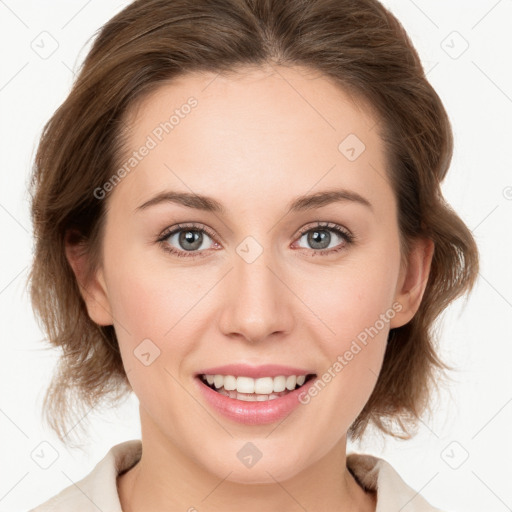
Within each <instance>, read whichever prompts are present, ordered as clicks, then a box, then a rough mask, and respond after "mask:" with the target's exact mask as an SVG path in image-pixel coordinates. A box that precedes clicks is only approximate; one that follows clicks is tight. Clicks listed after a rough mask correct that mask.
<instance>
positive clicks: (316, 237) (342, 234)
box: [299, 222, 354, 255]
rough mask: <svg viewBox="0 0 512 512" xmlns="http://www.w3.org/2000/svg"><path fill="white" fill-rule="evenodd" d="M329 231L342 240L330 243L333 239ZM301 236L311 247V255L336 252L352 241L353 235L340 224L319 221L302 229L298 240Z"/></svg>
mask: <svg viewBox="0 0 512 512" xmlns="http://www.w3.org/2000/svg"><path fill="white" fill-rule="evenodd" d="M331 233H334V234H335V238H338V239H341V240H342V242H338V243H337V244H336V243H335V244H334V245H331V242H332V241H333V237H332V235H331ZM302 238H305V239H306V242H307V243H308V244H309V245H310V246H311V247H312V248H313V255H317V254H320V255H325V254H331V253H336V252H338V251H341V250H342V249H345V248H346V247H347V246H348V245H350V244H351V243H353V241H354V237H353V235H352V234H351V233H349V232H348V231H346V230H345V229H343V228H342V227H341V226H338V225H337V224H329V223H320V222H319V223H318V224H317V225H316V226H314V227H313V228H307V227H306V228H305V229H302V230H301V236H300V238H299V240H300V239H302Z"/></svg>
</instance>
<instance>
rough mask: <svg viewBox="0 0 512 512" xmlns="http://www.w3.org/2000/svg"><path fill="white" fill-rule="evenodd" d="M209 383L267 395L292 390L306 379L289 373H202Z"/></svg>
mask: <svg viewBox="0 0 512 512" xmlns="http://www.w3.org/2000/svg"><path fill="white" fill-rule="evenodd" d="M203 377H205V378H206V381H207V382H208V384H210V385H212V384H213V385H214V386H215V387H216V388H217V389H219V388H221V387H224V389H225V390H226V391H231V390H235V389H236V390H237V391H238V393H257V394H260V395H269V394H270V393H280V392H281V391H284V390H285V389H288V390H290V391H292V390H294V389H295V387H296V386H297V385H299V386H302V384H304V382H305V381H306V375H290V376H288V377H285V376H284V375H280V376H279V377H261V378H259V379H252V378H251V377H235V376H233V375H204V376H203Z"/></svg>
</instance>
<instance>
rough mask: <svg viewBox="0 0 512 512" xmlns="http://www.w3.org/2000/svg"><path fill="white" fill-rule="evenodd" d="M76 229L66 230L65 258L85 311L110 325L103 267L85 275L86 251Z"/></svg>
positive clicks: (86, 264)
mask: <svg viewBox="0 0 512 512" xmlns="http://www.w3.org/2000/svg"><path fill="white" fill-rule="evenodd" d="M77 235H78V234H77V232H76V231H68V232H67V233H66V237H65V251H66V258H67V260H68V262H69V264H70V266H71V268H72V269H73V273H74V274H75V278H76V280H77V283H78V287H79V288H80V293H81V295H82V298H83V299H84V302H85V304H86V306H87V312H88V314H89V317H90V318H91V320H92V321H93V322H95V323H96V324H98V325H112V324H113V321H112V313H111V308H110V302H109V300H108V295H107V286H106V284H105V279H104V276H103V269H101V268H100V269H99V270H97V271H96V272H95V273H94V274H93V275H92V276H87V268H88V252H87V249H86V246H85V245H84V244H83V243H82V242H81V241H80V235H78V236H77Z"/></svg>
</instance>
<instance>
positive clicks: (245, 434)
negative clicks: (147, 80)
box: [88, 67, 414, 483]
mask: <svg viewBox="0 0 512 512" xmlns="http://www.w3.org/2000/svg"><path fill="white" fill-rule="evenodd" d="M275 69H276V72H275V73H272V72H268V71H263V70H248V71H247V72H245V73H244V74H243V75H237V76H235V75H233V76H230V77H227V76H220V75H219V76H216V75H214V74H203V75H200V74H194V75H191V74H190V75H187V76H184V77H182V78H180V79H179V80H175V81H174V82H173V83H172V84H170V85H165V86H162V87H161V88H160V89H159V90H157V91H156V92H155V93H153V94H152V95H151V96H149V97H148V98H147V99H145V100H144V102H143V103H141V104H140V106H139V108H138V109H136V110H133V111H132V112H131V113H130V116H128V117H127V118H126V122H127V123H128V126H130V127H131V132H130V134H129V136H128V138H127V143H128V146H127V147H128V151H127V154H126V155H124V160H123V162H122V165H124V172H123V171H120V172H118V173H117V177H114V178H113V179H112V180H111V181H110V182H109V183H110V184H107V185H106V186H105V190H108V188H109V187H111V186H113V185H112V183H116V182H117V181H119V180H118V179H116V178H121V180H120V181H119V182H118V183H117V184H116V185H115V186H113V190H112V191H111V193H110V196H109V197H108V198H107V199H105V200H106V201H108V210H107V220H106V225H105V231H104V241H103V244H104V245H103V253H102V258H103V259H102V262H103V265H102V268H101V270H100V271H99V272H98V273H97V275H96V277H97V280H96V285H95V286H91V293H90V297H91V298H90V299H89V300H88V306H89V312H90V314H91V316H92V317H93V319H94V320H95V321H97V322H98V323H100V324H112V323H113V325H114V327H115V331H116V334H117V337H118V340H119V345H120V349H121V354H122V358H123V363H124V367H125V369H126V372H127V376H128V379H129V381H130V384H131V386H132V388H133V391H134V392H135V394H136V395H137V397H138V399H139V401H140V412H141V424H142V435H143V442H144V447H145V451H146V452H148V453H149V452H150V451H153V453H154V454H156V455H157V456H159V455H161V454H162V453H163V452H165V451H168V452H169V453H171V452H172V453H174V454H176V453H179V454H180V456H182V457H183V458H184V459H186V460H188V461H189V462H191V463H192V464H193V465H195V466H197V467H199V468H201V470H206V471H208V472H209V473H211V474H214V475H216V476H218V477H219V478H223V479H224V478H226V475H227V474H228V473H229V477H228V480H232V481H237V482H246V483H256V482H261V483H262V482H274V479H278V480H284V479H287V478H290V477H292V476H293V475H295V474H297V473H299V472H300V471H302V470H304V469H306V468H307V467H308V466H309V465H311V464H312V463H314V462H316V461H319V460H320V459H322V458H323V457H325V456H327V454H328V453H330V452H332V450H333V449H335V448H336V447H340V446H344V444H345V442H346V432H347V429H348V428H349V426H350V425H351V423H352V422H353V421H354V419H355V418H356V417H357V416H358V414H359V413H360V411H361V410H362V408H363V406H364V405H365V403H366V402H367V400H368V398H369V396H370V393H371V392H372V389H373V388H374V385H375V383H376V380H377V376H378V374H379V371H380V369H381V364H382V360H383V355H384V351H385V348H386V340H387V335H388V332H389V329H390V328H393V327H398V326H400V325H403V324H404V323H406V322H407V321H408V320H409V319H410V318H411V317H412V315H413V313H414V311H411V310H410V307H409V303H408V302H407V300H408V299H407V297H409V295H408V294H406V293H405V292H404V286H405V284H407V283H406V281H405V277H406V275H405V274H404V273H403V272H402V270H401V267H400V250H399V232H398V223H397V209H396V201H395V197H394V194H393V191H392V189H391V186H390V184H389V182H388V179H387V177H386V161H385V154H384V147H383V143H382V141H381V140H380V138H379V136H378V133H377V132H378V130H377V128H378V126H377V122H376V119H375V118H373V117H372V116H371V115H370V114H368V113H367V112H366V111H363V110H360V109H359V108H358V107H357V106H356V104H354V103H353V102H352V101H351V99H350V98H349V97H348V96H347V95H346V94H345V93H344V92H343V91H342V90H340V89H338V88H337V87H336V86H335V85H334V84H333V83H331V82H330V81H328V80H327V79H326V78H323V77H321V76H319V75H313V74H312V73H311V72H306V71H305V70H304V69H302V68H288V69H286V68H279V67H278V68H275ZM172 116H174V117H172ZM328 193H330V195H329V194H328ZM176 194H182V196H181V199H179V198H178V196H176ZM95 195H96V196H97V197H101V196H102V192H101V191H99V190H98V189H97V190H96V191H95ZM173 195H174V196H173ZM185 195H186V196H185ZM206 196H207V197H208V198H209V199H206ZM173 197H174V199H173ZM308 198H309V199H308ZM98 200H101V199H98ZM318 223H321V226H320V227H318ZM177 229H181V231H178V232H175V233H174V234H171V232H173V231H175V230H177ZM203 230H204V231H203ZM158 240H160V241H158ZM171 251H172V252H171ZM92 297H94V300H93V299H92ZM225 365H246V368H243V367H239V368H228V369H220V370H219V369H218V368H217V369H216V367H220V366H225ZM264 365H278V366H283V367H285V368H275V367H274V368H272V367H270V366H267V367H266V368H261V367H263V366H264ZM247 367H248V368H247ZM253 370H254V372H253ZM203 373H208V374H212V375H213V374H217V375H232V376H233V377H254V380H253V379H247V378H246V379H238V380H235V379H231V380H230V378H228V379H226V387H228V388H229V387H233V385H234V384H233V383H236V384H237V385H238V386H239V389H238V391H239V392H240V391H241V390H246V388H243V387H242V386H244V385H248V386H249V387H250V386H251V385H253V382H254V383H256V387H257V394H258V396H259V400H257V401H245V400H238V399H237V398H230V397H226V396H224V395H222V394H220V393H218V392H217V391H213V390H211V389H209V388H207V386H206V384H204V383H202V380H201V378H200V377H199V376H198V375H199V374H203ZM309 374H314V375H315V376H316V378H315V379H313V380H308V381H306V383H305V385H304V387H303V388H301V389H299V390H298V391H295V392H293V395H292V397H291V399H290V396H288V397H284V398H282V397H280V398H277V399H275V400H269V399H268V398H269V396H268V394H269V391H267V392H266V393H264V392H263V391H264V390H265V389H272V388H271V387H270V388H268V386H269V385H270V386H272V385H273V384H274V385H276V386H277V387H276V388H274V389H273V391H271V392H270V393H272V392H275V390H276V389H279V385H280V383H281V387H282V386H283V385H287V384H288V385H290V387H293V385H294V384H293V381H294V379H293V377H291V378H289V377H290V376H291V375H299V376H300V375H309ZM279 376H284V377H286V379H285V381H286V382H285V384H283V383H282V382H283V379H280V378H277V379H274V377H279ZM270 377H272V380H270V379H269V378H270ZM329 377H330V378H329ZM256 378H258V379H264V380H262V381H261V382H260V383H259V384H257V379H256ZM216 381H217V383H220V382H222V379H220V378H219V377H217V378H216ZM228 382H231V384H229V383H228ZM319 383H320V384H321V385H319ZM214 386H215V384H214ZM247 389H248V388H247ZM315 389H316V392H315ZM235 396H237V395H235ZM208 397H209V398H208ZM228 400H229V401H230V402H229V404H227V402H226V401H228ZM214 403H215V404H216V405H214ZM226 404H227V405H226ZM249 442H251V443H252V445H250V444H248V443H249ZM251 457H253V459H251ZM258 457H261V458H260V459H259V460H258ZM250 460H256V461H257V462H256V463H251V462H249V461H250Z"/></svg>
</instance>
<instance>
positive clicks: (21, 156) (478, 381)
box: [0, 0, 512, 512]
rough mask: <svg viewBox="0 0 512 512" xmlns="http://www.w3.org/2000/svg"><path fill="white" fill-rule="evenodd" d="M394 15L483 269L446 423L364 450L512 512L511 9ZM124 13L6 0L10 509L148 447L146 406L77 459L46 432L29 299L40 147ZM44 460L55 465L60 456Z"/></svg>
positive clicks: (126, 408) (453, 344)
mask: <svg viewBox="0 0 512 512" xmlns="http://www.w3.org/2000/svg"><path fill="white" fill-rule="evenodd" d="M383 3H384V5H385V6H386V7H389V8H390V9H391V10H392V11H393V13H394V14H395V15H396V16H397V17H398V19H399V20H400V21H401V22H402V24H403V25H404V26H405V28H406V30H407V31H408V33H409V35H410V37H411V38H412V41H413V43H414V45H415V46H416V48H417V49H418V51H419V53H420V56H421V58H422V61H423V64H424V67H425V70H426V71H428V75H427V76H428V79H429V80H430V81H431V83H432V84H433V86H434V88H435V89H436V90H437V92H438V94H439V95H440V97H441V99H442V100H443V102H444V104H445V107H446V109H447V111H448V114H449V116H450V118H451V121H452V125H453V130H454V135H455V152H454V157H453V160H452V165H451V169H450V171H449V173H448V177H447V179H446V181H445V183H444V186H443V191H444V194H445V197H446V198H447V200H448V201H449V202H450V203H451V205H452V206H453V207H454V208H455V210H456V211H457V212H458V213H459V214H460V216H461V217H462V218H463V219H464V221H465V222H466V223H467V225H468V226H469V227H470V229H471V230H472V232H473V234H474V236H475V238H476V240H477V243H478V244H479V247H480V251H481V258H482V261H481V265H482V266H481V272H480V276H479V280H478V283H477V286H476V288H475V290H474V292H473V294H472V295H471V296H470V298H469V300H468V301H467V303H465V302H464V300H459V301H457V302H456V303H455V304H454V305H453V306H452V307H450V308H449V309H448V310H447V311H446V313H445V314H444V315H443V317H442V322H441V323H440V324H439V326H440V335H441V339H442V349H441V356H442V357H443V358H444V360H446V361H447V362H448V363H450V364H452V365H454V366H456V367H457V368H458V371H457V372H455V373H453V374H452V377H453V378H454V383H453V384H452V386H451V388H450V390H449V391H448V390H445V391H444V392H443V394H442V395H441V397H440V400H439V403H438V405H437V407H436V414H435V418H433V419H429V420H425V422H424V424H423V425H422V427H421V429H420V432H419V434H418V436H417V437H416V438H414V439H413V440H410V441H405V442H404V441H393V440H389V439H388V440H386V439H382V438H379V437H370V438H368V439H367V440H366V442H365V443H364V444H363V445H360V446H353V447H352V448H353V449H355V450H359V451H364V452H367V453H373V454H375V455H378V456H380V457H383V458H385V459H386V460H388V461H389V462H391V464H392V465H393V466H394V467H395V468H396V470H397V471H398V472H399V473H400V474H401V476H402V477H403V478H404V480H405V481H406V482H407V483H408V484H409V485H410V486H412V487H413V488H414V489H416V490H418V491H419V492H421V494H422V495H423V496H424V497H425V498H426V499H427V500H428V501H430V502H431V503H432V504H433V505H436V506H438V507H440V508H443V509H445V510H452V511H455V512H456V511H461V512H462V511H464V512H476V511H478V512H480V511H482V510H485V511H486V512H505V511H507V510H512V486H511V485H510V482H511V479H512V471H511V470H510V457H511V456H512V441H511V438H510V432H511V426H512V421H511V420H512V372H511V371H510V363H511V361H512V357H511V356H512V337H511V334H510V332H511V328H510V321H511V319H512V272H511V270H510V263H511V261H512V258H511V256H512V254H511V253H512V251H511V247H512V242H511V237H512V172H511V169H512V149H511V147H512V121H511V120H512V64H511V63H512V34H511V29H512V2H511V1H510V0H501V1H496V0H481V1H476V0H473V1H471V2H468V1H462V0H456V1H454V0H452V1H451V2H446V1H441V0H436V1H432V0H429V1H428V2H427V1H426V0H416V1H415V2H413V1H412V0H393V1H392V0H386V1H384V2H383ZM127 4H128V2H127V1H105V0H102V1H100V0H89V1H83V0H73V1H70V0H67V1H64V0H61V1H57V0H46V1H45V2H36V1H27V0H19V1H16V0H5V1H0V38H1V48H2V52H1V56H0V59H1V64H0V108H1V115H0V130H1V133H0V143H1V145H2V147H1V153H0V155H1V161H2V165H1V169H0V176H1V180H2V181H1V186H0V226H1V229H2V231H1V235H2V238H1V243H0V258H1V262H0V265H1V267H0V268H1V276H0V315H1V318H0V329H1V332H2V338H1V340H2V351H1V354H2V357H1V358H0V364H1V371H0V382H1V390H2V393H1V398H0V429H1V430H0V431H1V432H2V436H1V438H0V442H1V460H2V462H1V463H0V466H1V468H0V471H1V478H0V511H3V512H7V511H8V512H12V511H16V510H19V511H22V510H28V509H29V508H31V507H33V506H35V505H37V504H39V503H41V502H42V501H44V500H46V499H47V498H49V497H50V496H53V495H54V494H56V493H57V492H59V491H60V490H61V489H63V488H64V487H67V486H69V485H71V484H72V483H73V482H76V481H78V480H80V479H81V478H82V477H84V476H85V475H86V474H87V473H89V472H90V471H91V469H92V468H93V467H94V465H95V464H96V463H97V462H98V461H99V460H100V459H101V458H103V456H104V455H105V453H106V452H107V450H108V449H109V448H110V447H111V446H112V445H114V444H117V443H119V442H122V441H124V440H127V439H135V438H140V429H139V425H138V421H139V420H138V409H137V401H136V399H135V398H134V397H132V398H130V399H129V400H128V401H127V402H126V403H125V404H124V405H122V406H121V407H120V408H119V409H118V410H116V411H111V412H109V413H105V412H103V413H102V414H99V413H98V414H96V415H95V412H94V411H93V412H91V414H89V416H88V417H89V419H90V421H91V430H90V435H89V437H88V438H87V439H86V440H85V441H86V444H85V451H84V452H81V451H78V450H74V451H73V450H69V449H67V448H66V447H65V446H64V445H62V443H60V442H59V441H58V440H57V439H56V436H55V435H54V434H53V433H52V432H51V431H50V430H49V429H48V428H46V426H45V425H43V424H42V421H41V417H40V407H41V401H42V397H43V394H44V391H45V389H46V386H47V384H48V382H49V378H50V375H51V372H52V369H53V366H54V364H55V361H56V355H57V353H56V352H53V351H50V350H44V347H45V344H44V343H43V342H42V341H41V340H42V338H43V337H44V336H43V334H42V331H41V330H40V329H39V327H38V325H37V323H36V321H35V319H34V315H33V313H32V311H31V307H30V302H29V298H28V294H27V292H26V289H25V283H26V279H27V273H28V269H29V266H30V262H31V258H32V239H31V223H30V219H29V203H28V193H27V191H26V188H27V179H28V176H29V173H30V167H31V164H32V160H33V156H34V151H35V148H36V145H37V140H38V136H39V135H40V133H41V129H42V127H43V125H44V123H45V122H46V121H47V120H48V119H49V117H50V116H51V115H52V113H53V112H54V111H55V109H56V108H57V107H58V106H59V104H60V103H61V102H62V101H63V100H64V99H65V97H66V95H67V93H68V92H69V89H70V86H71V83H72V80H73V71H74V70H76V69H77V65H78V64H79V63H80V62H81V60H82V59H83V57H84V56H85V53H86V51H87V49H88V48H89V45H90V38H91V36H93V34H94V32H95V31H96V30H97V29H98V28H99V27H101V25H103V24H104V23H105V22H106V21H107V20H108V19H109V18H110V17H112V16H113V15H114V14H115V13H116V12H118V11H119V10H120V9H121V8H123V7H124V6H125V5H127ZM43 31H46V32H47V33H48V34H51V37H52V38H53V39H54V40H55V41H56V43H52V42H51V40H50V39H49V37H50V36H48V34H45V35H42V36H41V33H42V32H43ZM454 32H456V33H454ZM41 37H45V38H47V39H46V43H47V45H46V48H50V47H51V46H48V45H51V44H55V45H56V44H58V48H56V51H55V52H54V53H53V54H52V55H50V56H48V58H41V56H39V55H38V54H37V53H36V52H35V51H34V50H33V47H35V45H36V44H37V43H38V41H40V38H41ZM464 40H465V41H466V42H467V43H465V42H464ZM465 44H468V45H469V46H468V48H467V49H466V51H464V52H463V53H461V52H462V50H464V47H465ZM459 53H461V54H460V55H459ZM455 57H457V58H455ZM78 122H80V120H79V119H77V123H78ZM306 428H307V426H306ZM41 442H47V443H50V445H51V446H52V447H53V450H55V453H56V455H57V457H58V458H57V460H56V461H55V462H54V463H53V464H52V465H51V466H50V467H49V468H48V469H43V468H41V467H40V466H39V465H38V463H37V462H36V460H37V457H34V458H32V456H31V454H33V451H34V450H36V452H38V453H42V452H41V447H39V444H40V443H41ZM43 447H45V448H44V450H43V452H45V453H46V454H47V455H46V457H50V456H51V455H48V454H51V453H52V452H51V450H52V449H50V448H49V446H48V445H47V444H45V445H43ZM349 448H351V447H349ZM466 457H467V460H464V459H465V458H466ZM408 509H409V508H408V506H405V507H404V508H403V511H404V512H406V511H407V510H408ZM104 512H107V511H104Z"/></svg>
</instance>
